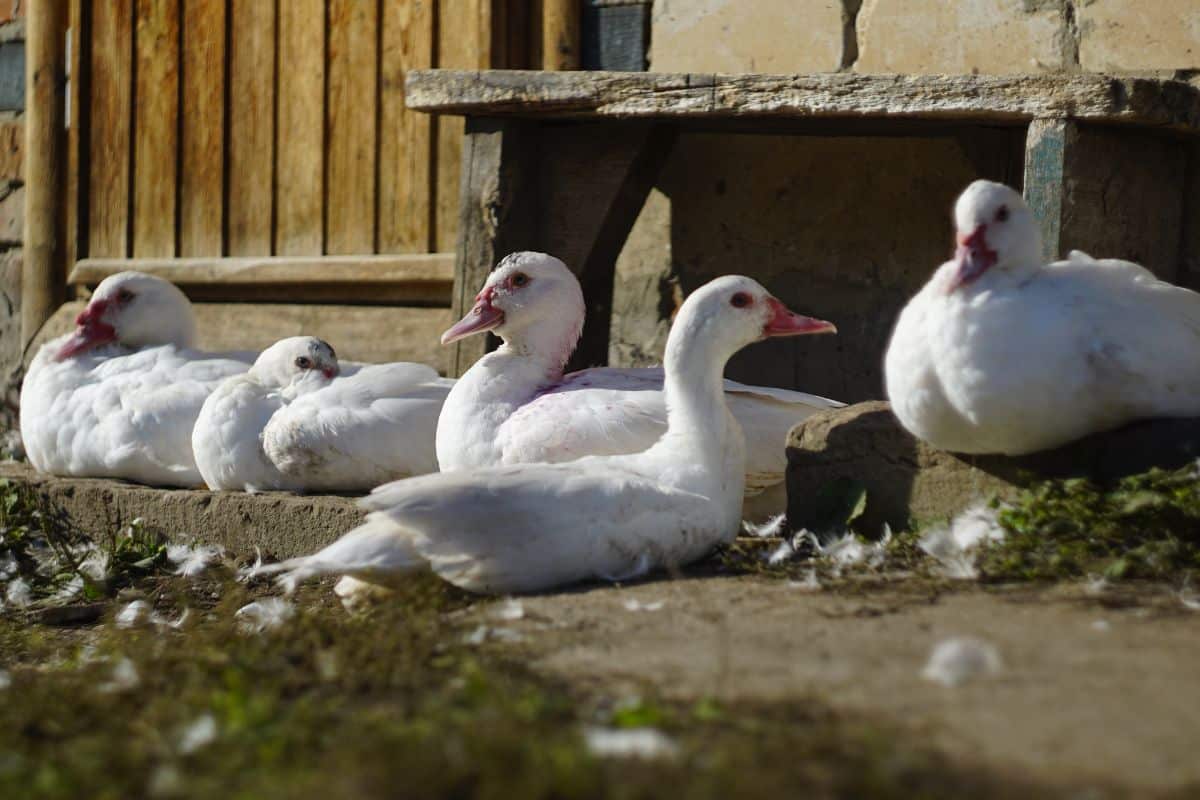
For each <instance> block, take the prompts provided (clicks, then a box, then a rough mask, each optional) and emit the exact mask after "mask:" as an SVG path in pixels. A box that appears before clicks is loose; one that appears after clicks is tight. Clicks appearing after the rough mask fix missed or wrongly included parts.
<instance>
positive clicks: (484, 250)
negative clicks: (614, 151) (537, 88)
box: [449, 119, 538, 376]
mask: <svg viewBox="0 0 1200 800" xmlns="http://www.w3.org/2000/svg"><path fill="white" fill-rule="evenodd" d="M537 138H538V137H537V129H536V127H534V126H531V125H530V124H528V123H522V122H517V121H511V120H492V119H471V120H468V121H467V128H466V136H465V139H464V143H463V156H464V158H463V172H462V186H461V190H460V195H461V204H460V212H459V221H458V247H457V249H456V253H455V255H456V259H455V267H454V296H453V299H452V306H451V307H452V308H453V310H454V312H455V314H456V317H455V318H456V319H457V318H458V317H459V316H462V315H463V314H465V313H466V312H467V311H468V310H470V308H471V306H472V304H473V303H474V297H475V295H476V294H477V293H478V291H479V289H480V287H482V286H483V281H484V279H485V278H486V277H487V275H488V273H489V272H491V270H492V267H494V266H495V265H496V263H497V262H498V261H499V260H500V259H501V258H503V257H504V256H505V255H507V254H508V253H511V252H513V251H514V250H530V249H533V248H534V247H535V244H536V237H537V231H536V220H537V215H538V197H537V185H536V175H537V164H538V162H537V145H538V143H537ZM493 338H494V337H491V336H490V335H488V336H486V337H484V336H471V337H468V338H466V339H463V340H462V341H459V342H456V343H455V344H454V345H452V348H453V354H452V355H451V356H450V361H449V368H450V374H452V375H455V376H458V375H462V374H463V373H464V372H466V370H467V368H468V367H470V366H471V365H472V364H474V363H475V361H477V360H478V359H479V357H480V356H482V355H483V354H484V353H486V352H487V351H488V350H489V349H490V348H491V346H492V345H493V344H494V342H491V341H490V340H491V339H493Z"/></svg>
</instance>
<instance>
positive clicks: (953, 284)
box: [946, 225, 998, 294]
mask: <svg viewBox="0 0 1200 800" xmlns="http://www.w3.org/2000/svg"><path fill="white" fill-rule="evenodd" d="M997 258H998V256H997V255H996V251H995V250H992V249H990V248H989V247H988V244H987V225H980V226H979V227H978V228H976V229H975V230H973V231H971V233H970V234H969V235H967V236H963V235H962V234H961V233H960V234H959V235H958V248H957V249H956V250H955V251H954V263H955V264H956V265H957V269H956V270H955V271H954V277H953V279H951V281H950V286H949V287H948V288H947V289H946V294H950V293H951V292H953V291H954V290H955V289H957V288H958V287H960V286H966V285H967V284H968V283H971V282H972V281H974V280H977V279H978V278H979V276H980V275H982V274H983V273H985V272H987V271H988V269H989V268H990V267H992V266H993V265H994V264H995V263H996V260H997Z"/></svg>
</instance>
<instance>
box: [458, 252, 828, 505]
mask: <svg viewBox="0 0 1200 800" xmlns="http://www.w3.org/2000/svg"><path fill="white" fill-rule="evenodd" d="M584 313H585V307H584V301H583V293H582V291H581V290H580V288H579V281H578V280H576V278H575V276H574V275H572V274H571V271H570V270H569V269H567V267H566V265H565V264H563V262H561V261H559V260H558V259H557V258H554V257H553V256H549V255H546V254H545V253H533V252H521V253H513V254H511V255H509V256H507V257H506V258H504V259H503V260H502V261H501V262H500V264H499V265H498V266H497V267H496V269H495V270H493V271H492V274H491V275H489V276H488V279H487V282H486V283H485V284H484V287H483V290H482V291H481V292H480V293H479V295H478V296H477V297H476V298H475V306H474V308H472V309H471V311H470V313H468V314H467V315H466V316H465V317H464V318H463V319H462V320H461V321H460V322H458V323H457V324H455V325H454V326H453V327H452V328H450V329H449V330H448V331H446V333H445V334H443V336H442V343H443V344H448V343H450V342H454V341H457V340H459V339H462V338H464V337H466V336H470V335H472V334H477V333H482V332H484V331H493V332H495V333H496V334H497V335H499V336H500V337H501V338H502V339H503V340H504V344H503V345H502V346H501V347H500V348H499V349H498V350H496V351H495V352H492V353H488V354H487V355H485V356H484V357H483V358H481V359H480V360H479V361H478V362H476V363H475V364H474V365H473V366H472V367H471V368H470V369H469V370H468V371H467V373H466V374H465V375H464V376H463V377H462V378H461V379H460V380H459V382H458V383H457V384H456V385H455V387H454V388H453V389H452V390H451V391H450V396H449V397H448V398H447V399H446V405H445V407H444V408H443V410H442V416H441V418H440V419H439V420H438V433H437V454H438V463H439V464H440V466H441V468H442V470H443V471H447V470H455V469H470V468H474V467H482V466H495V465H499V464H523V463H532V462H548V463H557V462H562V461H571V460H574V459H576V458H581V457H583V456H587V455H617V454H620V453H636V452H638V451H640V450H643V449H645V448H646V446H647V445H648V444H649V443H650V442H653V441H655V440H656V439H658V437H659V436H661V435H662V434H663V432H664V431H665V430H666V428H667V411H666V404H665V402H664V400H663V392H662V390H663V382H664V376H663V370H662V369H661V368H654V369H615V368H607V367H601V368H594V369H585V370H582V371H579V372H574V373H571V374H570V375H566V376H564V375H563V367H564V366H565V365H566V363H567V359H568V358H569V357H570V355H571V351H573V350H574V349H575V345H576V343H577V342H578V341H579V334H580V332H581V330H582V329H583V321H584ZM835 330H836V329H835V328H834V327H833V326H832V325H830V324H829V323H825V322H822V323H820V324H819V325H818V326H817V327H816V328H814V330H813V331H812V332H827V331H828V332H833V331H835ZM725 393H726V400H727V402H728V403H729V408H730V410H731V411H732V412H733V415H734V417H735V418H736V419H737V421H738V423H739V424H740V425H741V426H742V431H743V432H744V434H745V437H746V443H747V460H746V494H747V496H748V497H754V496H756V495H758V494H759V493H760V492H763V491H764V490H765V489H768V488H769V487H772V486H778V487H780V488H781V487H782V482H783V475H784V470H785V469H786V467H787V459H786V455H785V451H784V442H785V440H786V438H787V433H788V431H789V430H790V429H791V427H792V426H793V425H795V424H796V423H797V422H799V421H800V420H802V419H804V418H805V417H807V416H809V415H810V414H813V413H815V412H817V411H820V410H824V409H829V408H837V407H839V406H841V405H842V404H841V403H838V402H836V401H834V400H826V399H825V398H823V397H816V396H815V395H810V394H803V393H801V392H792V391H788V390H786V389H775V388H769V387H762V386H746V385H744V384H740V383H736V382H734V381H725ZM780 494H782V493H780ZM766 499H767V500H768V502H767V506H768V508H765V509H764V508H761V507H760V508H759V509H758V510H759V511H780V510H782V508H781V506H782V499H783V498H782V497H770V498H766ZM772 506H780V507H777V508H776V507H772Z"/></svg>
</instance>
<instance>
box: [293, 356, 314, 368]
mask: <svg viewBox="0 0 1200 800" xmlns="http://www.w3.org/2000/svg"><path fill="white" fill-rule="evenodd" d="M296 366H297V367H299V368H300V369H310V368H311V367H312V360H311V359H310V358H309V357H308V356H300V357H299V358H297V359H296Z"/></svg>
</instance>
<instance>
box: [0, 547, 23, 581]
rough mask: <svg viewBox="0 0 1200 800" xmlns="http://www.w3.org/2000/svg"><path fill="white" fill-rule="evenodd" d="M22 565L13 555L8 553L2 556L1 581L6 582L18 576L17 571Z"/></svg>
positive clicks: (0, 565) (0, 562) (0, 563)
mask: <svg viewBox="0 0 1200 800" xmlns="http://www.w3.org/2000/svg"><path fill="white" fill-rule="evenodd" d="M20 568H21V565H20V564H18V563H17V558H16V556H14V555H13V554H12V553H9V552H6V553H5V554H4V555H3V556H0V581H6V580H8V579H9V578H11V577H12V576H14V575H16V574H17V570H19V569H20Z"/></svg>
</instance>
